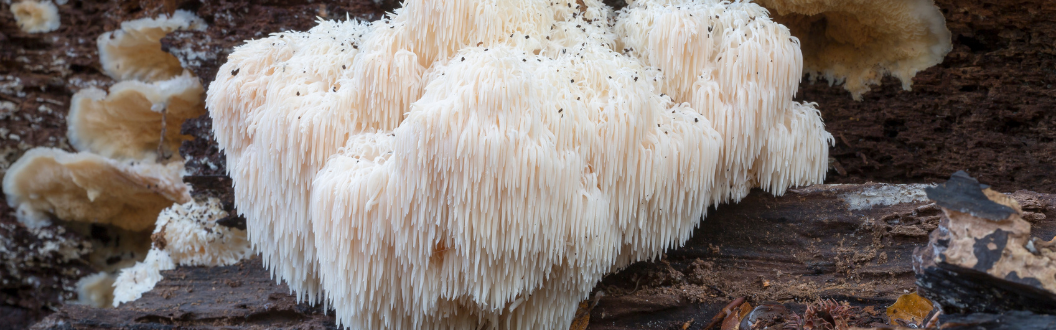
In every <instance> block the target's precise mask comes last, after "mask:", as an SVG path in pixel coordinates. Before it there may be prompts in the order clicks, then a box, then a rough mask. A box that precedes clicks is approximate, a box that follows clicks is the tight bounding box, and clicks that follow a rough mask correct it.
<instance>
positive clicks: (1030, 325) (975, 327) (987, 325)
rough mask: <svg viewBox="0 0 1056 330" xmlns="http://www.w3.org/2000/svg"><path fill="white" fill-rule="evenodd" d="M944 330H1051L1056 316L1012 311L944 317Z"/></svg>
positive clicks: (942, 320)
mask: <svg viewBox="0 0 1056 330" xmlns="http://www.w3.org/2000/svg"><path fill="white" fill-rule="evenodd" d="M939 320H940V322H942V326H941V327H940V329H942V330H1051V329H1056V316H1053V315H1044V314H1034V313H1031V312H1027V311H1012V312H1007V313H1001V314H984V313H979V314H967V315H943V316H940V317H939Z"/></svg>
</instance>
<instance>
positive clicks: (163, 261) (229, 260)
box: [113, 198, 252, 307]
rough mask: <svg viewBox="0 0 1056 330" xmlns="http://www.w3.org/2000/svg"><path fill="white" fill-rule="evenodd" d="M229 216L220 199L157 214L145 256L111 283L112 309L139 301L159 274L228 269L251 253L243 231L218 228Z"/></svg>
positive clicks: (195, 202) (183, 205)
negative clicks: (198, 268)
mask: <svg viewBox="0 0 1056 330" xmlns="http://www.w3.org/2000/svg"><path fill="white" fill-rule="evenodd" d="M227 216H228V213H227V212H226V211H224V210H223V208H222V207H221V205H220V200H218V199H216V198H208V199H206V200H202V201H192V202H187V203H184V204H175V205H172V206H171V207H169V208H167V209H165V210H163V211H162V212H161V214H160V215H158V221H157V223H156V225H155V227H154V234H153V235H151V238H152V240H153V243H152V246H151V248H150V251H149V252H147V257H146V259H145V260H143V261H142V262H137V263H136V264H135V265H134V266H132V267H128V268H125V269H122V270H121V272H120V274H119V275H118V276H117V279H116V281H113V292H114V293H113V306H114V307H117V306H118V305H120V304H123V303H126V302H130V301H134V300H136V299H139V298H140V297H141V296H142V295H143V293H144V292H147V291H150V290H151V289H153V288H154V285H155V284H157V283H158V281H161V280H162V278H163V276H162V275H161V271H163V270H171V269H175V268H176V265H180V266H206V267H214V266H227V265H232V264H235V263H237V262H239V261H241V260H242V259H245V258H246V257H247V256H249V255H250V254H251V253H252V249H250V246H249V241H248V240H246V231H245V230H241V229H234V228H228V227H224V226H221V225H219V224H217V223H216V222H217V220H220V219H224V218H226V217H227Z"/></svg>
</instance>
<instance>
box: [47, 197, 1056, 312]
mask: <svg viewBox="0 0 1056 330" xmlns="http://www.w3.org/2000/svg"><path fill="white" fill-rule="evenodd" d="M922 187H923V186H922V185H887V184H866V185H818V186H812V187H808V188H804V189H798V190H792V191H789V192H788V193H787V194H785V196H782V197H774V196H771V195H769V194H767V193H764V192H761V191H754V192H752V193H751V194H750V195H749V196H748V197H747V198H745V199H744V200H742V201H741V202H740V203H738V204H734V205H723V206H720V207H719V209H718V210H712V211H711V212H709V215H708V216H707V218H706V219H705V220H704V222H703V223H702V225H701V227H700V228H698V229H697V230H696V232H695V233H694V236H693V238H692V239H691V240H690V241H689V242H687V243H686V245H685V246H684V247H682V248H679V249H675V250H673V251H670V252H668V253H667V255H666V257H665V258H663V259H662V260H659V261H653V262H641V263H637V264H634V265H632V266H631V267H629V268H628V269H625V270H623V271H621V272H619V273H616V274H612V275H609V276H608V277H606V278H605V279H604V280H603V281H602V283H601V284H599V285H598V286H597V287H596V289H595V293H594V294H595V295H599V297H600V299H598V303H597V305H596V306H595V307H594V309H593V310H592V311H591V316H590V323H589V327H588V329H641V328H647V329H666V328H672V327H674V328H681V326H682V325H685V324H687V323H689V327H687V329H700V328H701V327H702V326H704V325H705V324H706V323H707V321H708V320H710V318H711V317H712V315H714V314H715V313H716V312H718V311H719V310H720V309H721V308H722V307H723V306H725V305H726V304H727V303H728V302H729V301H730V300H733V299H734V298H736V297H742V296H743V297H747V298H748V301H749V302H751V303H753V304H759V303H762V302H767V301H776V302H778V303H784V304H787V305H788V306H789V307H791V308H792V309H793V310H797V311H798V312H802V308H803V305H802V303H805V302H812V301H816V300H818V299H829V298H831V299H836V300H845V301H849V302H850V303H851V304H854V305H858V306H872V307H873V309H872V311H876V312H877V313H876V314H875V315H877V317H876V318H875V320H874V321H875V322H881V321H882V318H880V315H881V314H882V311H883V310H884V308H886V307H887V306H888V305H890V304H891V303H893V302H894V301H895V299H896V298H897V297H898V296H899V295H901V294H903V293H906V292H912V291H913V290H915V286H914V275H913V267H912V262H911V256H912V254H913V250H914V249H915V248H917V247H920V246H923V245H925V244H927V241H928V233H929V232H930V231H931V230H932V229H934V228H935V227H936V226H937V225H938V221H939V218H940V216H939V215H940V212H941V211H940V210H939V209H938V208H937V207H935V206H934V205H933V204H931V203H930V202H928V201H926V200H924V195H923V191H922ZM1013 197H1014V198H1017V199H1026V198H1030V199H1032V200H1033V201H1041V202H1040V203H1041V204H1037V205H1042V206H1041V207H1040V208H1035V212H1036V213H1037V214H1041V215H1044V216H1045V219H1044V220H1039V221H1036V222H1034V224H1033V225H1034V228H1033V232H1034V233H1035V234H1037V235H1042V236H1049V237H1051V235H1052V233H1054V232H1056V221H1053V220H1056V195H1046V194H1035V193H1030V192H1017V193H1016V194H1013ZM1039 218H1040V217H1039ZM163 274H164V276H165V279H164V280H162V281H161V282H159V283H158V285H157V286H156V287H155V288H154V290H153V291H150V292H148V293H146V294H144V295H143V298H141V299H139V300H137V301H135V302H132V303H129V304H125V305H122V306H121V307H119V308H115V309H94V308H89V307H85V306H76V305H70V306H66V307H64V308H63V309H62V310H61V311H60V312H58V313H56V314H53V315H52V316H49V317H48V318H47V319H45V321H43V322H41V323H40V324H38V326H37V328H40V329H59V328H63V327H66V326H71V327H73V328H75V329H103V328H111V327H124V328H136V327H150V328H166V327H169V326H195V327H204V328H209V327H225V328H228V329H231V328H234V329H242V328H259V327H294V326H296V327H315V326H318V327H333V326H334V321H333V317H332V314H330V315H323V314H322V311H321V310H320V309H318V308H314V307H310V306H307V305H305V304H297V303H296V301H295V300H294V298H293V297H292V296H291V295H289V294H288V289H287V288H286V286H284V285H276V284H275V283H274V281H272V280H271V279H270V277H269V276H268V273H267V271H266V270H264V269H263V268H262V265H261V263H260V261H259V259H253V260H248V261H244V262H242V263H240V264H238V265H235V266H228V267H215V268H200V267H180V268H177V269H175V270H172V271H166V272H163ZM691 321H692V322H691ZM60 325H62V326H60ZM862 325H868V324H862Z"/></svg>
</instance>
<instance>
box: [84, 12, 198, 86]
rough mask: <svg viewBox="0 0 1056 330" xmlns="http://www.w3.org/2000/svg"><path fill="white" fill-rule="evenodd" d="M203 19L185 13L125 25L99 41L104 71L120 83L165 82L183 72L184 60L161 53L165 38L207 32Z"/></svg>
mask: <svg viewBox="0 0 1056 330" xmlns="http://www.w3.org/2000/svg"><path fill="white" fill-rule="evenodd" d="M205 28H206V24H205V21H203V20H202V19H201V18H198V17H197V16H195V15H194V14H192V13H191V12H189V11H185V10H182V9H180V10H176V12H175V13H173V14H172V16H168V15H164V14H162V15H161V16H159V17H156V18H143V19H137V20H133V21H128V22H123V23H121V29H119V30H117V31H111V32H106V33H103V34H102V35H100V36H99V38H98V39H97V40H96V43H97V44H98V46H99V62H100V63H101V64H102V65H103V72H105V73H106V75H108V76H110V77H111V78H114V79H116V80H119V81H120V80H139V81H145V82H153V81H161V80H167V79H170V78H173V77H176V76H178V75H180V74H181V73H183V71H184V70H183V67H182V66H181V65H180V61H179V60H178V59H176V57H175V56H172V55H171V54H169V53H166V52H164V51H162V50H161V38H164V37H165V35H166V34H168V33H169V32H172V31H176V30H199V31H201V30H205Z"/></svg>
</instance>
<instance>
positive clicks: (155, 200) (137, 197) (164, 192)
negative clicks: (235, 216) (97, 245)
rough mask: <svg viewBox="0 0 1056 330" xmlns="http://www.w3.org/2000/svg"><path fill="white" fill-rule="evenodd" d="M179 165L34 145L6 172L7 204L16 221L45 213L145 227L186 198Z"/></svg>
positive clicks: (39, 220) (41, 219) (39, 219)
mask: <svg viewBox="0 0 1056 330" xmlns="http://www.w3.org/2000/svg"><path fill="white" fill-rule="evenodd" d="M182 171H183V164H182V163H180V162H173V163H169V164H164V165H163V164H156V163H152V162H125V161H116V160H112V159H107V158H104V157H101V156H98V155H95V154H91V153H83V152H82V153H76V154H71V153H68V152H65V151H62V150H59V149H53V148H35V149H31V150H29V151H28V152H26V153H25V154H24V155H23V156H22V158H19V159H18V161H16V162H15V163H14V164H12V165H11V168H10V169H8V171H7V173H6V174H4V182H3V187H4V193H5V194H7V203H8V205H10V206H11V207H12V208H14V209H16V210H17V213H16V215H17V216H18V218H19V220H20V221H22V222H23V223H26V224H27V225H33V226H40V225H42V224H46V223H48V222H49V221H48V218H49V217H52V216H54V217H56V218H59V219H63V220H67V221H79V222H88V223H98V224H109V225H114V226H117V227H120V228H123V229H128V230H132V231H140V230H145V229H149V228H150V227H151V226H152V225H153V224H154V220H155V219H157V216H156V215H157V214H158V212H160V211H161V210H162V209H164V208H166V207H168V206H169V205H172V203H173V202H179V203H183V202H186V201H189V200H190V198H191V197H190V194H189V187H187V185H185V184H183V181H182V180H181V172H182Z"/></svg>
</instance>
